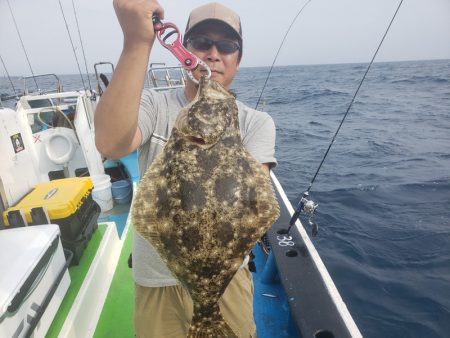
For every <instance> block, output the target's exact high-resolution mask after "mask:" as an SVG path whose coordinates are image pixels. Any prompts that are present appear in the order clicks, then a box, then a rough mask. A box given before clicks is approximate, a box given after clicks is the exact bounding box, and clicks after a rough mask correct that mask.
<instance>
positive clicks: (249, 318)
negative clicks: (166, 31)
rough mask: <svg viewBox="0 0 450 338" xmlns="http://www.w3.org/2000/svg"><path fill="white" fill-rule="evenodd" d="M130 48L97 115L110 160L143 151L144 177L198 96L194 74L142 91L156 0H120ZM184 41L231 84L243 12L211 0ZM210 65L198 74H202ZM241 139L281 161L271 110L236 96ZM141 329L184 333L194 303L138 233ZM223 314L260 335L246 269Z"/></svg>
mask: <svg viewBox="0 0 450 338" xmlns="http://www.w3.org/2000/svg"><path fill="white" fill-rule="evenodd" d="M114 8H115V10H116V13H117V17H118V19H119V22H120V25H121V27H122V31H123V33H124V46H123V51H122V54H121V57H120V60H119V62H118V64H117V67H116V70H115V72H114V74H113V77H112V79H111V82H110V84H109V86H108V88H107V90H106V91H105V92H104V94H103V96H102V98H101V100H100V102H99V104H98V107H97V110H96V113H95V128H96V143H97V147H98V149H99V151H100V152H101V153H102V154H103V155H104V156H106V157H110V158H118V157H121V156H123V155H126V154H128V153H130V152H132V151H133V150H135V149H136V148H138V158H139V170H140V173H141V175H143V174H144V172H145V171H146V169H147V168H148V167H149V166H150V165H151V163H152V161H153V159H154V158H155V156H156V155H157V154H158V153H159V152H160V151H161V150H162V148H163V146H164V144H165V142H166V141H167V139H168V137H169V136H170V133H171V130H172V128H173V124H174V121H175V119H176V116H177V114H178V112H179V111H180V110H181V108H182V107H183V106H185V105H186V104H188V102H189V101H191V100H192V99H193V98H194V97H195V95H196V93H197V85H196V84H195V83H194V82H192V81H191V80H190V79H188V80H187V82H186V86H185V88H181V89H175V90H171V91H166V92H155V91H150V90H144V91H143V87H144V79H145V74H146V71H147V66H148V60H149V56H150V53H151V49H152V46H153V43H154V40H155V33H154V31H153V29H152V28H153V27H152V25H151V22H152V14H153V13H158V14H159V15H160V18H161V19H163V18H164V11H163V9H162V8H161V6H160V5H159V4H158V3H157V2H156V1H150V0H148V1H133V0H128V1H127V0H115V1H114ZM184 44H185V46H186V47H187V48H188V49H189V50H190V51H191V52H193V53H194V54H195V55H197V56H198V57H199V58H200V59H201V60H203V61H204V62H206V63H207V64H208V66H209V67H210V69H211V72H212V74H211V78H212V79H213V80H215V81H218V82H220V83H221V84H222V85H223V86H225V87H226V88H229V87H230V85H231V83H232V81H233V78H234V76H235V75H236V72H237V71H238V69H239V64H240V60H241V56H242V46H243V45H242V31H241V23H240V19H239V16H238V15H237V14H236V13H235V12H233V11H232V10H231V9H229V8H227V7H225V6H223V5H221V4H218V3H210V4H207V5H204V6H201V7H199V8H196V9H194V10H193V11H192V12H191V14H190V16H189V20H188V24H187V27H186V32H185V36H184ZM204 73H205V72H204V70H202V69H201V67H199V68H198V69H197V70H195V71H194V73H193V74H194V76H195V78H197V79H199V78H200V76H201V75H202V74H204ZM237 105H238V109H239V123H240V129H241V134H242V141H243V144H244V146H245V147H246V148H247V150H249V152H250V153H251V154H252V155H253V156H254V157H255V158H256V159H257V160H258V161H260V162H261V163H262V165H263V168H264V170H266V171H267V173H269V169H270V168H271V167H272V166H274V165H275V164H276V160H275V158H274V144H275V127H274V123H273V121H272V119H271V118H270V116H269V115H267V114H266V113H262V112H258V111H255V110H253V109H251V108H249V107H247V106H245V105H244V104H243V103H241V102H239V101H237ZM133 276H134V280H135V330H136V335H137V336H138V337H156V338H159V337H164V338H165V337H177V338H178V337H180V338H181V337H186V334H187V331H188V328H189V324H190V320H191V318H192V300H191V299H190V296H189V294H188V293H187V291H186V290H185V289H184V288H183V287H181V285H179V283H178V281H177V280H176V279H175V278H174V277H173V276H172V274H171V273H170V271H169V270H168V268H167V267H166V266H165V265H164V263H163V262H162V260H161V259H160V257H159V255H158V254H157V253H156V251H155V250H154V248H153V247H152V246H151V244H150V243H148V242H147V241H146V240H144V239H143V238H142V237H140V236H139V235H138V234H136V233H135V234H134V243H133ZM220 308H221V312H222V314H223V316H224V318H225V320H226V321H227V322H228V324H229V325H230V327H231V328H232V329H233V331H234V332H235V333H236V335H237V336H238V337H255V336H256V328H255V324H254V320H253V284H252V279H251V273H250V272H249V270H248V267H247V266H246V265H245V266H244V265H243V267H242V268H241V269H240V270H239V271H238V272H237V273H236V275H235V277H234V278H233V280H232V282H231V283H230V285H229V286H228V288H227V290H226V291H225V293H224V295H223V296H222V298H221V301H220Z"/></svg>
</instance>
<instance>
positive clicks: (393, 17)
mask: <svg viewBox="0 0 450 338" xmlns="http://www.w3.org/2000/svg"><path fill="white" fill-rule="evenodd" d="M402 3H403V0H400V2H399V4H398V6H397V9H396V10H395V13H394V15H393V16H392V19H391V21H390V22H389V25H388V27H387V29H386V31H385V32H384V35H383V37H382V39H381V41H380V43H379V44H378V47H377V49H376V51H375V53H374V54H373V56H372V60H371V61H370V63H369V65H368V67H367V69H366V72H365V73H364V76H363V77H362V79H361V81H360V83H359V85H358V88H357V89H356V91H355V94H354V95H353V98H352V100H351V101H350V104H349V105H348V108H347V111H346V112H345V114H344V117H343V118H342V120H341V123H339V126H338V128H337V130H336V132H335V134H334V136H333V139H332V140H331V142H330V145H329V146H328V149H327V151H326V152H325V154H324V156H323V158H322V161H321V162H320V164H319V167H318V168H317V171H316V173H315V174H314V177H313V178H312V180H311V183H309V187H308V190H307V192H309V191H310V190H311V187H312V185H313V183H314V181H315V180H316V177H317V175H318V174H319V171H320V169H321V168H322V165H323V163H324V162H325V159H326V157H327V155H328V153H329V151H330V149H331V147H332V146H333V143H334V141H335V140H336V137H337V134H338V133H339V131H340V130H341V127H342V124H343V123H344V121H345V118H346V117H347V115H348V112H349V111H350V108H351V107H352V106H353V103H354V102H355V98H356V95H358V92H359V89H360V88H361V86H362V84H363V82H364V80H365V79H366V76H367V73H369V70H370V67H371V66H372V64H373V61H374V60H375V57H376V56H377V54H378V51H379V50H380V48H381V45H382V44H383V41H384V39H385V37H386V35H387V33H388V32H389V29H390V28H391V25H392V23H393V22H394V19H395V17H396V16H397V13H398V11H399V10H400V7H401V5H402Z"/></svg>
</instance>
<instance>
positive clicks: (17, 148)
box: [11, 133, 25, 154]
mask: <svg viewBox="0 0 450 338" xmlns="http://www.w3.org/2000/svg"><path fill="white" fill-rule="evenodd" d="M11 142H12V145H13V148H14V152H15V153H16V154H17V153H20V152H21V151H22V150H24V149H25V146H24V145H23V140H22V135H21V134H20V133H18V134H14V135H12V136H11Z"/></svg>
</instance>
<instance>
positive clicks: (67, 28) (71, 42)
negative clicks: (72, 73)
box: [58, 0, 86, 90]
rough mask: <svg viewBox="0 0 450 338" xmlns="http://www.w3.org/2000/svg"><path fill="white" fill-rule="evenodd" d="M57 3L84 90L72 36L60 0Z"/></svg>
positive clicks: (84, 86)
mask: <svg viewBox="0 0 450 338" xmlns="http://www.w3.org/2000/svg"><path fill="white" fill-rule="evenodd" d="M58 3H59V8H60V9H61V14H62V16H63V19H64V23H65V24H66V30H67V34H68V35H69V40H70V44H71V45H72V51H73V55H74V56H75V61H76V63H77V67H78V72H79V74H80V77H81V82H82V83H83V88H84V90H86V85H85V84H84V78H83V74H82V73H81V68H80V63H79V62H78V57H77V53H76V52H75V46H74V44H73V40H72V36H71V35H70V30H69V26H68V25H67V20H66V16H65V15H64V9H63V7H62V4H61V0H58Z"/></svg>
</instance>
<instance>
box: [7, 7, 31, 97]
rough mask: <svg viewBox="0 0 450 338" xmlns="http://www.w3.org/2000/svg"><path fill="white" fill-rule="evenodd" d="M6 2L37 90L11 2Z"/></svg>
mask: <svg viewBox="0 0 450 338" xmlns="http://www.w3.org/2000/svg"><path fill="white" fill-rule="evenodd" d="M6 2H7V3H8V7H9V12H10V14H11V17H12V19H13V22H14V27H15V28H16V32H17V35H18V36H19V41H20V43H21V45H22V50H23V52H24V54H25V58H26V59H27V62H28V67H30V72H31V75H33V80H34V84H35V85H36V89H37V90H39V85H38V83H37V81H36V78H35V77H34V72H33V67H31V62H30V59H29V58H28V53H27V50H26V49H25V45H24V43H23V40H22V36H21V35H20V31H19V27H18V26H17V22H16V18H15V17H14V13H13V11H12V8H11V4H10V3H9V0H6Z"/></svg>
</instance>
